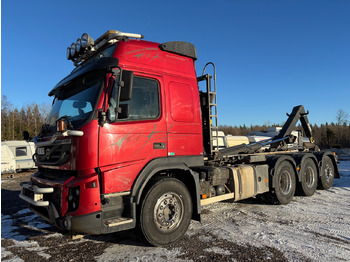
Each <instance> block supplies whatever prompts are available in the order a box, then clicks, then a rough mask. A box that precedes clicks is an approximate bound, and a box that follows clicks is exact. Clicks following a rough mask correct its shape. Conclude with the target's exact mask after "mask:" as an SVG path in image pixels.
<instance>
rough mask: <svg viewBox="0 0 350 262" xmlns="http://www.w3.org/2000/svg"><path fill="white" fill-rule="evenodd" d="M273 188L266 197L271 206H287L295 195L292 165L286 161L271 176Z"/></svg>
mask: <svg viewBox="0 0 350 262" xmlns="http://www.w3.org/2000/svg"><path fill="white" fill-rule="evenodd" d="M272 179H273V184H274V185H275V188H273V189H272V190H271V192H269V193H268V194H267V195H266V197H267V199H268V200H269V201H270V202H271V203H273V204H277V205H278V204H282V205H285V204H288V203H289V202H290V201H292V199H293V196H294V194H295V188H296V179H295V171H294V168H293V166H292V164H291V163H290V162H288V161H283V162H281V163H280V164H279V165H278V167H277V169H276V172H275V174H274V176H273V178H272Z"/></svg>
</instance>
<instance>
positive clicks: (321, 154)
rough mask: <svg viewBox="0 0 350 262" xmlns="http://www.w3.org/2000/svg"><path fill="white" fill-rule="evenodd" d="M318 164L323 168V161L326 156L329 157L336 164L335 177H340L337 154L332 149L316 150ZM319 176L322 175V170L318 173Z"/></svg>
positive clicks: (319, 167)
mask: <svg viewBox="0 0 350 262" xmlns="http://www.w3.org/2000/svg"><path fill="white" fill-rule="evenodd" d="M314 154H315V156H316V158H317V161H318V164H317V167H318V169H319V170H321V167H322V162H323V160H324V159H325V158H326V157H329V158H330V159H331V160H332V163H333V166H334V173H335V174H334V177H335V178H340V174H339V169H338V165H337V156H336V155H335V154H333V152H331V151H321V152H315V153H314ZM318 175H319V177H320V175H321V172H319V173H318Z"/></svg>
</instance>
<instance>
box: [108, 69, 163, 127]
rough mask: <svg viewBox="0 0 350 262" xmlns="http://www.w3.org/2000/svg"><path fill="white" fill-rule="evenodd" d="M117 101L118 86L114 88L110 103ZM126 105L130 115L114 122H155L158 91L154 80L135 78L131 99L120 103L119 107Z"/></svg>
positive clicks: (158, 108) (158, 99) (158, 107)
mask: <svg viewBox="0 0 350 262" xmlns="http://www.w3.org/2000/svg"><path fill="white" fill-rule="evenodd" d="M111 100H113V101H117V100H118V86H114V87H113V90H112V94H111V98H110V101H111ZM123 104H128V105H129V107H130V114H129V117H128V118H125V119H118V120H116V121H114V122H129V121H144V120H155V119H158V118H159V117H160V91H159V83H158V81H157V80H156V79H152V78H146V77H141V76H135V77H134V81H133V92H132V98H131V100H129V101H120V103H119V105H123Z"/></svg>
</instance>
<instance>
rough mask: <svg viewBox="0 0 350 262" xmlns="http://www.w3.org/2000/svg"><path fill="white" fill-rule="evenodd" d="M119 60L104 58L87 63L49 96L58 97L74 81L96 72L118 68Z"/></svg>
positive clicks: (57, 86) (73, 72)
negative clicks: (59, 92)
mask: <svg viewBox="0 0 350 262" xmlns="http://www.w3.org/2000/svg"><path fill="white" fill-rule="evenodd" d="M118 64H119V60H118V59H117V58H114V57H102V58H100V59H98V60H97V61H94V62H93V63H91V62H90V63H89V62H87V63H86V64H83V65H81V66H78V67H77V68H75V69H74V70H73V71H72V72H71V73H70V74H69V75H68V76H67V77H65V78H64V79H63V80H61V81H60V82H59V83H58V84H57V85H56V86H55V87H54V88H53V89H52V90H51V91H50V93H49V96H53V95H57V93H58V91H59V90H60V89H61V88H62V87H63V86H65V85H67V84H68V83H69V82H70V81H72V80H73V79H75V78H77V77H79V76H82V75H84V74H87V73H89V72H92V71H96V70H106V71H107V69H112V68H115V67H117V66H118Z"/></svg>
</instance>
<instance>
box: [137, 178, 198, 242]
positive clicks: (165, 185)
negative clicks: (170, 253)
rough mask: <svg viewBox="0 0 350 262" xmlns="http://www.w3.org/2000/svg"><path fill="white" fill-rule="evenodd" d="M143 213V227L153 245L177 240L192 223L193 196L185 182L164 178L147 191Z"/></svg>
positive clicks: (141, 220) (142, 208) (143, 202)
mask: <svg viewBox="0 0 350 262" xmlns="http://www.w3.org/2000/svg"><path fill="white" fill-rule="evenodd" d="M139 214H140V217H139V218H140V219H139V227H140V229H141V231H142V235H143V236H144V238H145V240H146V241H147V242H148V243H150V244H151V245H153V246H166V245H169V244H172V243H175V242H176V241H178V240H179V239H180V238H182V237H183V235H184V234H185V233H186V231H187V229H188V226H189V224H190V221H191V217H192V199H191V195H190V193H189V192H188V190H187V188H186V186H185V185H184V184H183V183H182V182H181V181H179V180H177V179H174V178H165V179H162V180H160V181H158V182H156V183H155V184H154V185H153V186H152V187H151V188H150V189H149V190H148V191H147V193H146V195H145V197H144V199H143V201H142V204H141V209H140V212H139Z"/></svg>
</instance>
